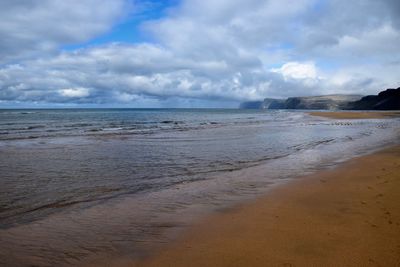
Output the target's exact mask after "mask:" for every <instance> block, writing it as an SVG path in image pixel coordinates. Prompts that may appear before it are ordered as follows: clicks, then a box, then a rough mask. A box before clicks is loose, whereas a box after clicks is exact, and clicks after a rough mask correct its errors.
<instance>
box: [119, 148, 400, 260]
mask: <svg viewBox="0 0 400 267" xmlns="http://www.w3.org/2000/svg"><path fill="white" fill-rule="evenodd" d="M399 188H400V145H396V146H392V147H390V148H386V149H384V150H382V151H379V152H376V153H373V154H370V155H366V156H361V157H358V158H355V159H352V160H349V161H347V162H345V163H343V164H341V165H339V166H338V167H337V168H335V169H332V170H323V171H319V172H317V173H314V174H312V175H307V176H304V177H301V178H299V179H297V180H294V181H292V182H290V183H288V184H285V185H282V186H280V187H278V188H275V189H274V190H273V191H272V192H270V194H268V195H266V196H263V197H260V198H259V199H257V200H255V201H254V202H252V203H247V204H242V205H239V206H237V207H236V208H233V209H232V210H230V211H227V212H224V213H221V214H216V215H211V216H209V217H208V218H205V219H203V220H202V221H201V222H199V223H198V224H196V225H195V226H193V227H192V228H191V229H189V230H188V231H187V232H186V233H184V234H183V235H182V237H181V238H180V239H179V240H177V241H176V242H175V243H174V244H172V245H170V246H169V247H167V248H166V249H165V250H163V251H161V252H160V253H159V254H157V255H155V256H154V257H152V258H150V259H148V260H145V261H142V262H137V263H132V262H131V263H130V264H126V265H124V264H117V265H115V266H189V265H190V266H395V265H396V264H400V205H398V203H399V200H400V189H399Z"/></svg>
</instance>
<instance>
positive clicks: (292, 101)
mask: <svg viewBox="0 0 400 267" xmlns="http://www.w3.org/2000/svg"><path fill="white" fill-rule="evenodd" d="M240 108H242V109H322V110H324V109H326V110H341V109H345V110H396V109H400V87H399V88H397V89H387V90H385V91H382V92H380V93H379V94H378V95H369V96H364V97H363V96H362V95H323V96H306V97H289V98H287V99H275V98H265V99H264V100H263V101H250V102H244V103H242V104H241V105H240Z"/></svg>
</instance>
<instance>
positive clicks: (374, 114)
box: [308, 111, 400, 119]
mask: <svg viewBox="0 0 400 267" xmlns="http://www.w3.org/2000/svg"><path fill="white" fill-rule="evenodd" d="M308 114H310V115H312V116H318V117H324V118H329V119H390V118H396V117H400V111H312V112H308Z"/></svg>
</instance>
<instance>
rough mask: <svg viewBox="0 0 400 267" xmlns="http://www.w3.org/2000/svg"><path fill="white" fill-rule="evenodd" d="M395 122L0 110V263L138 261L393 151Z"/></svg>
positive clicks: (265, 114) (221, 113)
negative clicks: (266, 198)
mask: <svg viewBox="0 0 400 267" xmlns="http://www.w3.org/2000/svg"><path fill="white" fill-rule="evenodd" d="M399 126H400V121H399V119H386V120H377V119H371V120H352V121H345V120H329V119H323V118H318V117H311V116H309V115H307V114H305V113H303V112H300V111H296V112H289V111H246V110H151V109H149V110H116V109H115V110H98V109H97V110H2V111H0V140H1V141H0V174H1V176H0V184H1V188H0V265H1V264H3V265H17V266H23V265H27V264H28V263H30V264H36V265H40V266H53V265H76V264H79V263H83V262H85V261H86V260H88V259H92V258H96V257H102V255H108V256H110V255H112V256H116V257H117V256H121V255H123V256H128V257H132V258H136V257H140V256H143V255H145V254H146V253H147V252H148V251H149V250H150V249H151V248H153V247H157V246H158V245H159V244H162V243H165V242H169V240H170V239H171V238H172V236H173V235H172V234H171V233H174V232H176V231H180V229H182V228H184V227H186V226H187V225H190V224H191V222H192V221H193V220H195V218H197V217H199V216H202V215H203V214H207V213H208V212H210V211H213V210H214V211H215V210H219V209H223V208H226V207H229V206H230V205H232V204H233V203H236V202H238V201H244V200H246V199H251V198H254V197H255V196H257V195H259V194H262V193H264V192H266V190H268V189H270V188H271V187H272V186H273V185H276V184H279V183H280V182H284V181H287V180H288V179H291V178H293V177H296V176H299V175H301V174H306V173H309V172H312V171H315V170H318V169H321V168H327V167H331V166H334V165H335V164H337V162H339V161H342V160H345V159H348V158H351V157H354V156H357V155H360V154H363V153H368V152H370V151H373V150H375V149H379V148H380V147H383V146H385V145H388V144H391V143H396V142H398V137H399V129H400V127H399Z"/></svg>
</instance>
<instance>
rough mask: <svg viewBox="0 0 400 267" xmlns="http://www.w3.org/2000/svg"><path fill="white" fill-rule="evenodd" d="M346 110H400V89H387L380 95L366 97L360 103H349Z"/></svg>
mask: <svg viewBox="0 0 400 267" xmlns="http://www.w3.org/2000/svg"><path fill="white" fill-rule="evenodd" d="M345 109H355V110H363V109H364V110H366V109H372V110H398V109H400V87H399V88H397V89H387V90H385V91H382V92H380V93H379V94H378V95H368V96H365V97H363V98H361V99H360V100H358V101H354V102H351V103H349V104H348V105H347V106H346V107H345Z"/></svg>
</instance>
